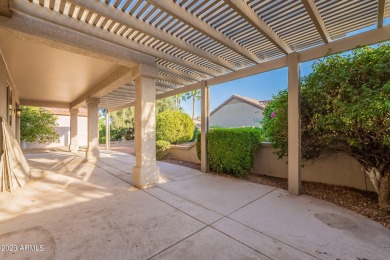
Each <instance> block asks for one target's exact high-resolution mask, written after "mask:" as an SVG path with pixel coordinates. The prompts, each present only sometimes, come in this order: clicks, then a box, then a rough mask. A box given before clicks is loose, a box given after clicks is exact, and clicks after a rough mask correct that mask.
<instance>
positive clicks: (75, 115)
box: [69, 108, 79, 152]
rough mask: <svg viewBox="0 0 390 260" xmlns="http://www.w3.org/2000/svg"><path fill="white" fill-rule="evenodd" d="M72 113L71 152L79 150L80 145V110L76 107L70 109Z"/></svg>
mask: <svg viewBox="0 0 390 260" xmlns="http://www.w3.org/2000/svg"><path fill="white" fill-rule="evenodd" d="M69 113H70V144H69V151H71V152H77V151H78V150H79V145H78V134H77V133H78V128H77V120H78V113H79V110H78V109H77V108H76V109H69Z"/></svg>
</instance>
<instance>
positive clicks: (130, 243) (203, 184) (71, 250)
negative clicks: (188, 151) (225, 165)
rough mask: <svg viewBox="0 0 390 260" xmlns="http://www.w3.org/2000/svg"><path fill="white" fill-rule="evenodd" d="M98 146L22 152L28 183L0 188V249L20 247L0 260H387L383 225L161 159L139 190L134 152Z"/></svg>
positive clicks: (389, 249)
mask: <svg viewBox="0 0 390 260" xmlns="http://www.w3.org/2000/svg"><path fill="white" fill-rule="evenodd" d="M101 152H102V153H101V157H102V158H101V159H100V160H99V161H98V162H96V163H95V164H93V163H88V162H85V161H84V158H83V154H81V153H80V154H79V155H75V154H71V153H65V152H51V153H35V154H27V158H28V160H29V163H30V166H31V169H32V173H33V181H31V182H29V183H28V184H27V185H26V186H24V187H23V188H22V189H17V190H15V191H14V192H13V193H12V194H10V193H2V194H0V205H1V207H0V245H18V246H19V248H18V250H17V251H16V252H9V251H8V252H7V251H3V250H2V251H0V259H389V256H390V231H389V230H388V229H386V228H384V227H382V226H381V225H379V224H377V223H375V222H373V221H371V220H369V219H367V218H365V217H363V216H360V215H358V214H355V213H353V212H351V211H349V210H346V209H343V208H340V207H338V206H336V205H334V204H332V203H328V202H326V201H322V200H318V199H315V198H312V197H310V196H305V195H301V196H298V197H293V196H290V195H288V194H287V193H286V191H284V190H279V189H275V188H273V187H268V186H264V185H260V184H255V183H250V182H246V181H242V180H238V179H233V178H227V177H220V176H214V175H209V174H202V173H200V172H198V171H196V170H193V169H190V168H185V167H181V166H177V165H172V164H168V163H163V162H159V163H158V166H159V167H160V171H161V175H162V180H161V183H160V184H159V185H158V186H157V187H155V188H151V189H147V190H139V189H136V188H134V187H133V186H132V185H131V184H130V180H131V176H130V174H131V169H132V167H133V165H134V163H135V158H134V157H133V156H131V155H127V154H123V153H118V152H113V151H101ZM20 245H35V246H36V247H35V248H34V249H37V248H39V246H40V245H42V246H43V251H39V250H38V251H21V250H20ZM30 249H31V247H30Z"/></svg>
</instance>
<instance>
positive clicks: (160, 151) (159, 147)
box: [156, 140, 171, 160]
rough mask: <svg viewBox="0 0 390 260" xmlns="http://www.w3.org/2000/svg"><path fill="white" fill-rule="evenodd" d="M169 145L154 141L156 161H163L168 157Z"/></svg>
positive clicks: (161, 141) (165, 142) (164, 142)
mask: <svg viewBox="0 0 390 260" xmlns="http://www.w3.org/2000/svg"><path fill="white" fill-rule="evenodd" d="M170 148H171V144H170V143H169V142H168V141H163V140H158V141H156V159H157V160H163V159H165V158H167V157H168V155H169V149H170Z"/></svg>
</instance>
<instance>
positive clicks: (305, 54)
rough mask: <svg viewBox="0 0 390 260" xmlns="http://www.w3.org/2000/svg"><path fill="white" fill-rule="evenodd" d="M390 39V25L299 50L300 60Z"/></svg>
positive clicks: (307, 59)
mask: <svg viewBox="0 0 390 260" xmlns="http://www.w3.org/2000/svg"><path fill="white" fill-rule="evenodd" d="M389 39H390V25H387V26H383V27H380V28H377V29H374V30H370V31H367V32H364V33H360V34H356V35H353V36H350V37H347V38H342V39H340V40H337V41H332V42H330V43H327V44H323V45H320V46H317V47H313V48H310V49H307V50H304V51H301V52H299V60H300V62H305V61H309V60H314V59H319V58H322V57H325V56H328V55H331V54H336V53H340V52H344V51H349V50H353V49H356V48H358V47H362V46H367V45H372V44H376V43H380V42H384V41H387V40H389Z"/></svg>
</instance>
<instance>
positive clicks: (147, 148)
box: [132, 65, 160, 189]
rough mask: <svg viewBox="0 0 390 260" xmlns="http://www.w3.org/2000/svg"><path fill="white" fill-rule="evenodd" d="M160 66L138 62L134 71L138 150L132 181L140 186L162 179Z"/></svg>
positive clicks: (150, 184)
mask: <svg viewBox="0 0 390 260" xmlns="http://www.w3.org/2000/svg"><path fill="white" fill-rule="evenodd" d="M157 76H158V70H157V69H156V68H154V67H150V66H146V65H139V66H138V67H137V68H136V69H134V71H133V78H134V82H135V93H136V99H135V135H134V137H135V154H136V164H135V166H134V168H133V174H132V177H133V183H134V185H135V186H137V187H138V188H141V189H146V188H149V187H153V186H155V185H156V184H157V183H158V181H159V179H160V172H159V169H158V167H157V166H156V119H155V109H156V108H155V106H156V87H155V78H156V77H157Z"/></svg>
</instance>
